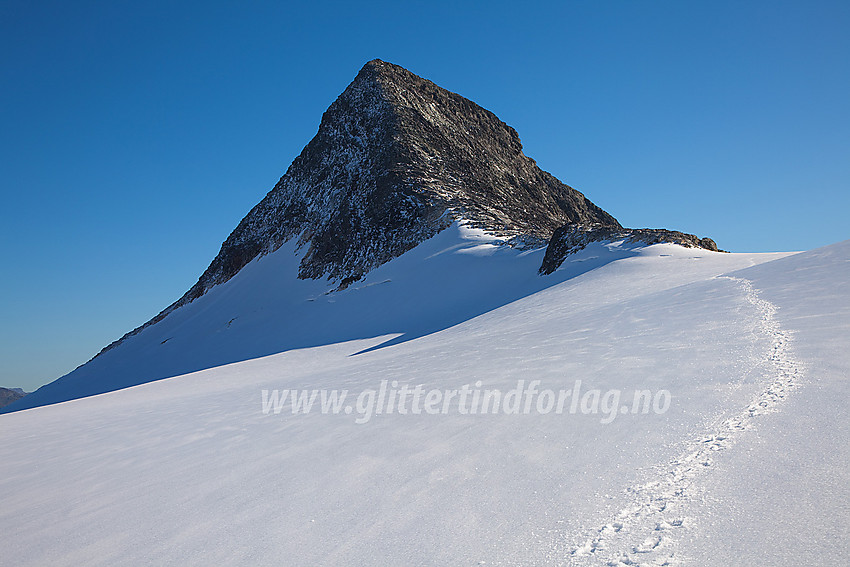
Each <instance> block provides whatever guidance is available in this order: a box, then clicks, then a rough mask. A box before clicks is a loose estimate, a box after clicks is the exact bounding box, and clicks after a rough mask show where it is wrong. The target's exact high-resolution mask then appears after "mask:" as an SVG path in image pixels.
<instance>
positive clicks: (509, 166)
mask: <svg viewBox="0 0 850 567" xmlns="http://www.w3.org/2000/svg"><path fill="white" fill-rule="evenodd" d="M460 218H463V219H466V220H468V221H469V222H470V223H471V224H472V226H474V227H477V228H484V229H487V230H489V231H491V232H493V233H496V234H497V235H499V236H502V237H505V238H506V239H507V240H508V241H509V243H513V244H516V245H523V244H528V243H537V244H541V245H543V244H544V243H545V242H546V240H548V239H549V237H550V236H551V235H552V233H553V232H554V231H555V229H556V228H558V227H559V226H562V225H564V224H565V223H582V224H603V225H606V226H616V227H619V223H617V221H616V219H614V217H612V216H611V215H609V214H608V213H606V212H605V211H603V210H602V209H600V208H599V207H597V206H596V205H594V204H593V203H591V202H590V201H589V200H588V199H587V198H586V197H585V196H584V195H582V194H581V193H580V192H578V191H576V190H575V189H573V188H571V187H569V186H567V185H565V184H563V183H561V182H560V181H558V180H557V179H555V178H554V177H553V176H552V175H550V174H548V173H546V172H545V171H542V170H541V169H540V168H539V167H537V164H536V163H535V162H534V160H532V159H530V158H528V157H526V156H525V155H524V154H523V153H522V144H521V143H520V140H519V136H518V135H517V133H516V131H515V130H514V129H513V128H511V127H510V126H508V125H507V124H505V123H504V122H502V121H501V120H499V119H498V118H497V117H496V115H494V114H493V113H492V112H489V111H488V110H485V109H483V108H481V107H480V106H478V105H477V104H475V103H474V102H471V101H469V100H467V99H465V98H463V97H462V96H459V95H457V94H454V93H452V92H449V91H447V90H445V89H442V88H440V87H438V86H437V85H435V84H434V83H432V82H431V81H428V80H426V79H423V78H421V77H418V76H416V75H414V74H413V73H411V72H409V71H407V70H406V69H403V68H402V67H399V66H397V65H393V64H391V63H386V62H383V61H380V60H374V61H370V62H368V63H367V64H366V65H365V66H364V67H363V68H362V69H361V70H360V73H359V74H358V75H357V77H356V78H355V79H354V81H353V82H352V83H351V84H350V85H349V86H348V87H347V88H346V89H345V91H344V92H343V93H342V94H341V95H340V96H339V98H337V100H336V101H335V102H334V103H333V104H331V106H330V107H329V108H328V110H327V111H326V112H325V114H324V116H323V117H322V122H321V125H320V126H319V131H318V133H317V134H316V136H315V137H314V138H313V140H312V141H311V142H310V143H309V144H307V146H306V147H305V148H304V150H303V151H302V152H301V155H299V156H298V157H297V158H296V159H295V161H293V162H292V165H290V166H289V169H288V170H287V172H286V174H285V175H284V176H283V177H281V179H280V181H279V182H278V183H277V185H275V187H274V188H273V189H272V190H271V191H270V192H269V193H268V194H267V195H266V196H265V198H264V199H263V200H262V201H261V202H260V203H259V204H258V205H257V206H256V207H254V208H253V209H252V210H251V211H250V212H249V213H248V215H247V216H245V218H244V219H242V221H241V222H240V223H239V225H238V226H237V227H236V229H235V230H234V231H233V232H232V233H231V234H230V236H228V238H227V240H225V242H224V244H222V247H221V251H220V252H219V254H218V255H217V256H216V257H215V259H214V260H213V261H212V263H211V264H210V266H209V267H208V268H207V270H206V271H205V272H204V273H203V275H201V277H200V279H199V280H198V282H197V283H196V284H195V285H194V286H193V287H192V288H191V289H190V290H189V291H188V292H186V294H185V295H184V296H183V297H181V298H180V299H179V300H178V301H176V302H175V303H173V304H172V305H170V306H169V307H167V308H166V309H165V310H164V311H162V312H161V313H160V314H159V315H157V316H156V317H154V318H153V319H152V320H151V321H149V322H148V323H146V324H145V325H143V326H142V327H139V328H138V329H136V330H134V331H132V332H130V333H128V334H127V335H125V337H123V338H122V339H120V340H119V341H116V342H115V343H113V344H112V345H109V346H108V347H106V349H104V351H105V350H108V349H109V348H111V347H113V346H115V345H116V344H118V343H120V342H121V341H122V340H123V339H124V338H126V337H128V336H131V335H134V334H136V333H138V332H139V331H140V330H141V329H143V328H145V327H146V326H148V325H151V324H154V323H156V322H158V321H160V320H162V319H163V318H164V317H165V316H166V315H168V314H169V313H170V312H172V311H173V310H174V309H176V308H178V307H180V306H181V305H185V304H187V303H190V302H191V301H193V300H195V299H197V298H198V297H201V296H202V295H204V294H205V293H206V292H207V291H208V290H209V289H211V288H212V287H213V286H215V285H218V284H221V283H223V282H226V281H227V280H229V279H230V278H231V277H233V276H234V275H236V273H238V272H239V270H241V269H242V268H243V267H244V266H245V265H246V264H248V263H249V262H250V261H251V260H253V259H254V258H256V257H257V256H260V255H263V254H268V253H270V252H273V251H275V250H277V249H278V248H279V247H280V246H281V245H282V244H283V243H284V242H287V241H289V240H290V239H293V238H297V239H298V240H297V242H298V243H299V244H300V245H301V246H303V247H306V252H305V254H304V257H303V260H302V262H301V266H300V272H299V277H301V278H320V277H328V278H329V279H330V280H331V281H333V282H336V283H338V284H339V285H340V287H345V286H346V285H348V284H350V283H351V282H353V281H356V280H357V279H360V278H361V277H363V276H364V275H365V274H366V273H367V272H369V271H370V270H372V269H373V268H375V267H377V266H380V265H381V264H383V263H385V262H387V261H389V260H391V259H393V258H395V257H397V256H400V255H401V254H403V253H405V252H406V251H408V250H410V249H411V248H414V247H415V246H417V245H418V244H420V243H421V242H423V241H424V240H427V239H428V238H430V237H432V236H434V235H435V234H437V233H438V232H440V231H441V230H443V229H444V228H446V227H448V226H449V225H450V224H451V223H452V221H453V220H456V219H460Z"/></svg>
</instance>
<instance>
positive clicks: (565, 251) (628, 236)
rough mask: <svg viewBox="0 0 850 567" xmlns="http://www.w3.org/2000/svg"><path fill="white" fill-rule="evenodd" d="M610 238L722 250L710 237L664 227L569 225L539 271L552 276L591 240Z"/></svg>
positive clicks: (554, 239)
mask: <svg viewBox="0 0 850 567" xmlns="http://www.w3.org/2000/svg"><path fill="white" fill-rule="evenodd" d="M606 240H628V241H631V242H641V243H644V244H646V245H650V244H659V243H662V242H664V243H669V244H678V245H679V246H684V247H685V248H704V249H706V250H711V251H712V252H720V250H718V248H717V244H716V243H715V242H714V241H713V240H712V239H710V238H699V237H698V236H695V235H693V234H687V233H684V232H679V231H677V230H666V229H663V228H622V227H612V226H601V225H595V226H587V225H582V224H572V223H570V224H566V225H564V226H562V227H560V228H559V229H557V230H556V231H555V233H554V234H553V235H552V238H551V239H550V240H549V245H548V246H547V247H546V254H545V255H544V257H543V263H542V264H541V266H540V270H539V272H540V273H541V274H543V275H548V274H551V273H552V272H554V271H555V270H557V269H558V268H559V267H560V266H561V264H563V263H564V260H565V259H566V258H567V256H569V255H570V254H573V253H575V252H578V251H579V250H581V249H582V248H584V247H585V246H587V245H588V244H590V243H591V242H601V241H606Z"/></svg>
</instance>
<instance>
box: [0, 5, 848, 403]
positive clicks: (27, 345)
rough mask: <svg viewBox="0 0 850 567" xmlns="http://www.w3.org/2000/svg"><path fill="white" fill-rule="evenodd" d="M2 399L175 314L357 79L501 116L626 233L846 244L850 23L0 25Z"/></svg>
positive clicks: (444, 14) (522, 9) (615, 9)
mask: <svg viewBox="0 0 850 567" xmlns="http://www.w3.org/2000/svg"><path fill="white" fill-rule="evenodd" d="M0 49H2V51H0V53H2V55H0V117H2V128H0V191H1V192H2V208H0V214H2V223H0V227H2V228H0V230H1V231H2V238H3V245H4V246H3V262H2V277H0V298H1V299H0V301H2V304H0V305H2V323H0V364H2V366H1V367H0V385H2V386H21V387H24V388H26V389H34V388H35V387H37V386H39V385H41V384H43V383H46V382H49V381H52V380H54V379H55V378H57V377H59V376H60V375H62V374H65V373H67V372H69V371H70V370H72V369H73V368H74V367H75V366H77V365H78V364H81V363H83V362H85V361H86V360H87V359H88V358H90V357H91V356H92V355H94V354H95V353H96V352H97V351H98V350H99V349H100V348H101V347H103V346H104V345H106V344H107V343H109V342H111V341H112V340H114V339H116V338H118V337H119V336H121V335H122V334H123V333H124V332H126V331H128V330H130V329H132V328H133V327H135V326H137V325H139V324H140V323H143V322H144V321H146V320H147V319H149V318H150V317H151V316H153V315H154V314H156V313H157V312H158V311H159V310H160V309H162V308H163V307H165V306H166V305H168V304H169V303H171V302H172V301H173V300H175V299H176V298H178V297H179V296H180V295H181V294H182V293H183V292H184V291H185V290H186V289H188V288H189V287H190V286H191V285H192V284H193V283H194V282H195V281H196V279H197V277H198V276H199V275H200V273H201V272H202V271H203V270H204V268H206V266H207V264H208V263H209V261H210V260H211V259H212V258H213V256H214V255H215V254H216V253H217V251H218V248H219V246H220V244H221V242H222V241H223V240H224V238H226V237H227V235H228V234H229V232H230V231H231V230H232V229H233V228H234V227H235V226H236V224H237V223H238V221H239V220H240V219H241V218H242V216H243V215H244V214H245V213H247V212H248V210H250V208H251V207H252V206H253V205H254V204H256V203H257V202H258V201H259V200H260V199H261V198H262V197H263V195H265V193H266V192H267V191H268V190H269V189H271V187H272V186H273V185H274V184H275V182H276V181H277V179H278V178H279V177H280V176H281V175H282V174H283V172H284V171H285V170H286V168H287V166H288V165H289V163H290V162H291V161H292V159H293V158H294V157H295V156H296V155H297V154H298V153H299V152H300V150H301V148H302V147H303V146H304V145H305V144H306V143H307V142H308V141H309V140H310V138H311V137H312V136H313V135H314V134H315V132H316V129H317V127H318V124H319V120H320V119H321V115H322V112H323V111H324V110H325V108H327V106H328V105H329V104H330V103H331V102H332V101H333V100H334V99H335V98H336V96H337V95H338V94H339V93H340V92H341V91H342V90H343V89H344V88H345V86H346V85H347V84H348V83H349V82H350V81H351V79H353V77H354V76H355V74H356V73H357V71H358V70H359V68H360V67H361V66H362V65H363V63H364V62H366V61H367V60H369V59H373V58H380V59H384V60H387V61H391V62H394V63H398V64H400V65H403V66H405V67H407V68H408V69H410V70H411V71H413V72H415V73H417V74H419V75H422V76H424V77H427V78H429V79H432V80H433V81H435V82H436V83H437V84H439V85H441V86H443V87H445V88H448V89H450V90H453V91H455V92H458V93H460V94H462V95H464V96H466V97H468V98H470V99H472V100H474V101H476V102H477V103H479V104H481V105H482V106H484V107H485V108H488V109H490V110H492V111H493V112H495V113H496V114H497V115H498V116H499V117H500V118H502V120H504V121H505V122H507V123H508V124H510V125H512V126H514V127H515V128H516V129H517V131H518V132H519V134H520V136H521V138H522V140H523V143H524V146H525V150H526V153H527V154H528V155H529V156H531V157H533V158H535V159H536V160H537V161H538V163H539V164H540V165H541V167H543V168H544V169H546V170H548V171H550V172H552V173H553V174H555V175H556V176H557V177H559V178H560V179H561V180H563V181H564V182H566V183H568V184H570V185H572V186H574V187H576V188H577V189H579V190H581V191H583V192H584V193H585V194H586V195H587V196H588V197H590V199H592V200H593V201H594V202H596V203H597V204H599V205H600V206H602V207H603V208H605V209H606V210H608V211H609V212H610V213H612V214H613V215H614V216H615V217H617V219H619V220H620V222H622V223H623V224H624V225H627V226H635V227H643V226H649V227H667V228H676V229H682V230H686V231H689V232H695V233H697V234H699V235H708V236H711V237H713V238H714V239H715V240H716V241H717V242H718V244H719V245H720V246H721V247H722V248H725V249H728V250H732V251H773V250H802V249H809V248H813V247H817V246H821V245H825V244H829V243H832V242H835V241H839V240H844V239H847V238H850V223H848V221H847V218H846V217H847V214H848V211H850V198H848V189H849V188H850V104H848V99H850V95H848V93H850V64H848V61H850V2H846V1H843V0H842V1H835V2H817V1H799V2H783V1H765V2H741V1H732V2H722V1H716V0H713V1H710V2H709V1H705V2H690V1H682V0H673V1H666V2H653V1H647V2H601V1H582V2H540V3H537V4H536V5H535V6H533V7H529V6H520V5H519V3H516V2H496V1H491V2H480V3H463V2H458V1H452V2H427V3H424V2H398V1H394V2H386V3H371V4H370V5H369V6H368V7H367V6H361V5H360V3H357V2H339V3H330V2H322V1H313V2H298V3H294V2H293V3H272V2H257V1H253V2H252V1H248V2H214V1H210V2H197V3H192V2H175V3H173V5H172V3H171V2H163V3H159V2H121V1H108V2H46V1H42V2H30V1H17V0H15V1H6V0H0Z"/></svg>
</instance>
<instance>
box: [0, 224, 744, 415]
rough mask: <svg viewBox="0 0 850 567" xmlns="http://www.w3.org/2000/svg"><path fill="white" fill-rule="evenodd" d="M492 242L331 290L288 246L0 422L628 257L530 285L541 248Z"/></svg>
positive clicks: (635, 246)
mask: <svg viewBox="0 0 850 567" xmlns="http://www.w3.org/2000/svg"><path fill="white" fill-rule="evenodd" d="M500 242H501V241H500V240H498V239H497V238H495V237H493V236H491V235H489V234H488V233H486V232H484V231H481V230H478V229H472V228H469V227H468V225H466V224H464V223H458V222H455V223H453V224H452V226H451V227H450V228H448V229H446V230H444V231H443V232H441V233H440V234H438V235H437V236H435V237H433V238H431V239H429V240H427V241H426V242H424V243H423V244H421V245H419V246H418V247H417V248H415V249H414V250H412V251H410V252H408V253H407V254H404V255H403V256H400V257H398V258H396V259H394V260H392V261H391V262H389V263H387V264H384V265H383V266H381V267H379V268H377V269H375V270H373V271H372V272H370V273H369V274H368V276H367V277H365V278H364V279H363V280H361V281H359V282H357V283H355V284H354V285H352V286H350V287H349V288H347V289H345V290H336V286H335V285H334V283H332V282H331V281H329V280H327V279H322V280H304V279H299V278H298V277H297V274H298V270H299V265H300V263H301V259H302V257H303V254H304V251H303V249H298V248H297V244H296V242H295V241H289V242H288V243H287V244H285V245H284V246H282V247H281V248H280V249H278V250H277V251H276V252H274V253H271V254H269V255H265V256H258V257H257V258H255V259H254V260H253V261H252V262H251V263H250V264H249V265H248V266H246V267H245V268H243V269H242V270H241V271H240V272H239V273H238V274H236V276H234V277H233V278H231V279H230V280H229V281H227V282H225V283H224V284H221V285H218V286H216V287H214V288H213V289H211V290H210V291H208V292H207V293H206V294H205V295H204V296H203V297H200V298H198V299H196V300H195V301H193V302H192V303H189V304H186V305H184V306H182V307H181V308H179V309H177V310H175V311H173V312H172V313H171V314H169V316H168V317H166V318H164V319H163V320H161V321H159V322H158V323H156V324H154V325H150V326H147V327H145V328H144V329H143V330H142V331H141V332H139V333H138V334H136V335H133V336H130V337H128V338H126V339H125V340H124V341H122V343H121V344H120V345H118V346H116V347H115V348H112V349H110V350H107V351H106V352H103V353H102V354H100V355H99V356H97V357H96V358H94V359H93V360H91V361H90V362H88V363H87V364H85V365H83V366H81V367H79V368H77V369H76V370H75V371H73V372H71V373H70V374H68V375H66V376H63V377H62V378H60V379H58V380H56V381H55V382H52V383H50V384H47V385H46V386H43V387H42V388H40V389H39V390H37V391H36V392H34V393H32V394H30V395H29V396H27V397H26V398H24V399H21V400H20V401H19V402H17V403H16V404H15V405H13V406H9V407H8V408H7V409H6V411H9V410H20V409H25V408H31V407H37V406H40V405H45V404H51V403H57V402H61V401H65V400H69V399H76V398H81V397H85V396H91V395H95V394H100V393H104V392H109V391H113V390H118V389H121V388H126V387H129V386H135V385H137V384H142V383H145V382H150V381H153V380H159V379H162V378H167V377H172V376H178V375H180V374H185V373H188V372H194V371H196V370H201V369H204V368H211V367H215V366H221V365H223V364H227V363H231V362H236V361H240V360H248V359H252V358H257V357H260V356H266V355H270V354H275V353H279V352H283V351H285V350H289V349H293V348H303V347H311V346H319V345H326V344H334V343H339V342H342V341H348V340H352V339H363V338H372V337H377V336H382V335H388V334H392V333H395V334H399V335H400V336H398V337H396V338H394V339H392V342H393V343H396V342H400V341H403V340H407V339H410V338H413V337H418V336H422V335H424V334H428V333H432V332H434V331H438V330H440V329H444V328H447V327H449V326H451V325H455V324H457V323H460V322H462V321H465V320H467V319H470V318H472V317H475V316H477V315H480V314H482V313H485V312H487V311H490V310H492V309H495V308H497V307H499V306H502V305H505V304H507V303H510V302H511V301H514V300H516V299H519V298H521V297H524V296H526V295H529V294H532V293H535V292H537V291H540V290H542V289H545V288H546V287H549V286H552V285H554V284H557V283H558V282H561V281H565V280H567V279H569V278H571V277H574V276H576V275H577V274H580V273H582V272H585V271H587V270H590V269H592V268H594V267H597V266H600V265H602V264H605V263H608V262H611V261H613V260H616V259H618V258H623V257H627V256H631V255H634V254H636V253H638V252H637V250H639V249H640V243H626V242H622V241H620V242H619V243H616V244H614V245H611V244H604V243H599V242H597V243H593V244H592V245H590V246H589V247H588V248H586V249H584V250H583V251H582V252H580V253H579V254H576V255H574V256H570V257H569V259H568V260H567V261H566V262H565V264H563V266H562V268H561V269H560V270H558V271H557V272H556V273H555V274H552V275H549V276H545V277H541V276H540V275H538V273H537V270H538V268H539V267H540V265H541V262H542V258H543V255H544V250H543V249H536V250H525V251H523V250H519V249H517V248H513V247H511V246H507V245H500ZM703 252H704V251H703ZM685 253H686V254H691V253H692V252H690V251H689V252H685ZM693 254H695V255H696V257H702V256H701V254H697V253H696V252H693ZM743 258H749V257H742V256H730V257H728V258H724V260H717V262H720V263H719V264H718V265H723V266H726V268H724V269H732V268H734V267H739V266H742V265H748V264H747V262H748V261H749V260H744V259H743ZM716 269H717V268H711V269H710V271H711V270H716ZM663 285H665V284H662V283H659V286H663ZM587 301H593V299H591V298H587ZM388 340H389V339H388Z"/></svg>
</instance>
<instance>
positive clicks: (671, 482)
mask: <svg viewBox="0 0 850 567" xmlns="http://www.w3.org/2000/svg"><path fill="white" fill-rule="evenodd" d="M718 277H719V278H722V279H727V280H731V281H733V282H735V283H736V284H738V285H739V286H740V287H741V289H742V291H743V292H744V294H745V299H746V300H747V301H748V302H749V303H750V304H752V305H753V306H754V307H755V308H756V309H757V312H758V313H759V315H760V321H759V327H760V330H761V332H762V333H764V335H765V336H767V337H768V338H770V339H771V346H770V348H769V351H768V355H767V358H766V361H765V362H766V363H767V365H768V368H769V374H770V375H771V376H773V379H772V381H771V382H770V383H769V384H768V385H767V387H766V388H765V389H764V390H762V391H761V392H760V393H759V394H758V395H757V396H756V397H755V399H754V400H753V401H752V402H751V403H750V404H749V405H747V407H746V408H745V409H744V410H743V411H742V412H740V413H738V414H737V415H735V416H733V417H731V418H728V419H725V420H724V421H722V422H721V423H719V424H718V425H717V427H716V428H714V429H713V430H712V431H710V432H709V433H707V434H705V435H702V436H699V437H695V438H693V439H692V441H690V442H689V443H688V444H687V446H686V449H685V450H684V451H683V452H682V454H681V455H680V456H679V457H678V458H676V459H674V460H673V461H671V462H669V463H668V464H667V465H664V466H661V467H658V468H659V472H660V473H661V476H662V478H661V479H660V480H656V481H652V482H649V483H645V484H638V485H635V486H631V487H629V488H628V489H626V493H627V494H628V495H629V499H630V500H631V503H630V504H629V505H628V506H626V507H624V508H623V509H622V510H620V512H619V513H617V515H616V516H615V518H614V519H613V520H612V521H611V522H609V523H607V524H605V525H604V526H602V527H600V528H598V529H596V530H595V531H594V532H593V533H592V534H591V535H590V536H589V537H588V538H587V539H586V540H585V541H584V542H583V543H581V544H579V545H576V546H574V547H573V548H572V550H571V551H570V555H569V563H570V564H571V565H609V566H658V565H669V566H673V565H682V564H684V563H687V558H684V557H681V556H680V555H678V554H677V550H676V532H677V531H678V530H680V529H682V528H685V529H688V528H690V527H694V526H695V525H696V524H697V520H696V519H694V518H692V517H688V516H687V509H688V503H689V502H690V501H693V500H694V499H695V498H696V497H697V496H698V495H699V494H700V487H699V486H698V485H697V481H698V480H699V479H700V478H701V477H702V476H703V475H704V474H707V473H708V471H710V470H711V468H712V465H713V464H714V459H713V457H714V455H716V454H718V453H719V452H720V451H723V450H726V449H728V448H729V447H731V446H732V445H733V444H734V442H735V439H736V436H737V435H738V434H740V432H742V431H746V430H748V429H751V428H753V426H754V421H755V419H756V418H758V416H761V415H764V414H767V413H772V412H775V411H778V409H779V406H780V404H781V403H782V401H783V400H784V399H785V398H787V397H788V396H789V394H790V393H791V392H792V391H793V390H794V389H795V388H797V387H798V386H799V384H800V382H801V380H802V378H803V376H804V368H803V366H802V364H801V363H800V362H799V361H798V360H797V359H796V358H794V356H793V353H792V351H791V333H790V332H789V331H787V330H785V329H782V328H781V326H780V325H779V322H778V321H777V320H776V317H775V314H776V311H777V307H776V306H775V305H774V304H773V303H771V302H769V301H767V300H765V299H762V298H761V297H759V293H758V290H756V289H755V287H754V286H753V284H752V282H751V281H749V280H746V279H743V278H738V277H733V276H718Z"/></svg>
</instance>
